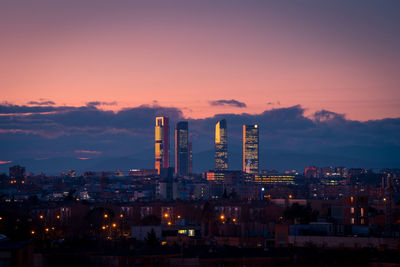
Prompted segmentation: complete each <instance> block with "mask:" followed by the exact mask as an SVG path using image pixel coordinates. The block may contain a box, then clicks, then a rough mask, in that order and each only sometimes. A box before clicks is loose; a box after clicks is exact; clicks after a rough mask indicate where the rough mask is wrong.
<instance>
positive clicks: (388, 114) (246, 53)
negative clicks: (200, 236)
mask: <svg viewBox="0 0 400 267" xmlns="http://www.w3.org/2000/svg"><path fill="white" fill-rule="evenodd" d="M399 12H400V2H399V1H397V0H387V1H376V0H362V1H361V0H350V1H349V0H336V1H320V0H318V1H317V0H308V1H306V0H304V1H300V0H296V1H285V0H283V1H258V0H252V1H243V0H241V1H238V0H213V1H208V0H202V1H196V0H193V1H183V0H182V1H178V0H176V1H172V0H167V1H165V0H164V1H154V0H148V1H127V0H114V1H109V0H87V1H78V0H69V1H58V0H56V1H55V0H36V1H24V0H20V1H15V0H4V1H1V2H0V38H1V42H0V59H1V60H0V147H1V149H0V172H7V171H8V167H9V166H12V165H14V164H21V165H24V166H27V167H28V169H29V170H31V171H34V172H39V171H45V172H54V173H57V172H59V171H61V170H65V169H69V168H75V169H77V170H87V169H93V170H100V169H101V168H108V169H110V170H112V169H113V170H114V169H124V170H127V169H129V168H138V167H146V168H152V166H153V164H154V162H153V157H154V151H153V150H154V144H153V142H154V141H153V138H154V136H153V135H154V117H155V116H158V115H167V116H169V117H170V118H171V140H173V138H172V130H173V127H174V123H176V122H177V121H179V120H188V121H189V129H190V131H191V133H192V138H193V146H194V153H195V154H194V161H195V164H194V169H195V171H204V170H208V169H212V168H213V162H212V158H213V127H214V125H215V123H216V122H217V121H218V120H219V119H222V118H226V119H227V122H228V131H229V138H230V141H229V146H228V150H229V155H230V169H240V161H241V154H240V146H241V135H240V129H241V125H242V124H244V123H246V124H248V123H258V124H259V125H260V149H261V150H260V153H261V155H260V156H261V159H260V165H261V168H263V169H274V168H275V169H279V170H285V169H290V168H297V169H300V170H301V169H302V168H304V166H307V165H312V164H315V165H319V166H323V165H326V166H329V165H345V166H348V167H365V168H383V167H391V168H394V167H400V161H399V159H398V155H399V153H400V143H399V142H400V105H399V104H398V103H400V90H399V84H400V75H399V69H400V49H399V47H400V16H399V15H398V14H399ZM172 149H173V147H171V151H172ZM171 156H172V155H171ZM171 158H173V157H171ZM196 159H197V160H196Z"/></svg>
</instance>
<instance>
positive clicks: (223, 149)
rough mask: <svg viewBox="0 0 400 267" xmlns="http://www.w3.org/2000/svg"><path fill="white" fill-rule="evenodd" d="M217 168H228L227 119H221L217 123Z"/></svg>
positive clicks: (223, 169) (217, 169) (222, 169)
mask: <svg viewBox="0 0 400 267" xmlns="http://www.w3.org/2000/svg"><path fill="white" fill-rule="evenodd" d="M214 158H215V170H216V171H225V170H227V169H228V129H227V126H226V120H221V121H219V122H217V124H216V125H215V157H214Z"/></svg>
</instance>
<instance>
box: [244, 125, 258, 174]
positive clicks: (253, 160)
mask: <svg viewBox="0 0 400 267" xmlns="http://www.w3.org/2000/svg"><path fill="white" fill-rule="evenodd" d="M258 140H259V137H258V125H257V124H254V125H243V172H246V173H257V172H258V146H259V143H258Z"/></svg>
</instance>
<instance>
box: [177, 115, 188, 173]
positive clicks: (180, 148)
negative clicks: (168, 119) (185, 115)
mask: <svg viewBox="0 0 400 267" xmlns="http://www.w3.org/2000/svg"><path fill="white" fill-rule="evenodd" d="M189 150H190V148H189V130H188V122H187V121H180V122H178V123H177V124H176V127H175V173H176V174H179V175H188V174H189V160H190V158H189V152H190V151H189Z"/></svg>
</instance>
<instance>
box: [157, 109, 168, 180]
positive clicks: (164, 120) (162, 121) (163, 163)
mask: <svg viewBox="0 0 400 267" xmlns="http://www.w3.org/2000/svg"><path fill="white" fill-rule="evenodd" d="M168 167H169V123H168V117H156V127H155V169H156V170H157V173H158V174H160V170H161V169H162V168H168Z"/></svg>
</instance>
